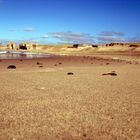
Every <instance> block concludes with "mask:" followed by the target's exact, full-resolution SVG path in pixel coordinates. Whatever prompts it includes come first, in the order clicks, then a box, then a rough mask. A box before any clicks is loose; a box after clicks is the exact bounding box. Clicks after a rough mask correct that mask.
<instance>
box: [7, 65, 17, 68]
mask: <svg viewBox="0 0 140 140" xmlns="http://www.w3.org/2000/svg"><path fill="white" fill-rule="evenodd" d="M7 69H16V66H15V65H9V66H8V67H7Z"/></svg>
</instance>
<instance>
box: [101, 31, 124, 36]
mask: <svg viewBox="0 0 140 140" xmlns="http://www.w3.org/2000/svg"><path fill="white" fill-rule="evenodd" d="M99 35H100V36H124V33H123V32H116V31H103V32H101V33H100V34H99Z"/></svg>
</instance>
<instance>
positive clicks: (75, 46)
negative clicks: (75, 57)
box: [68, 44, 79, 48]
mask: <svg viewBox="0 0 140 140" xmlns="http://www.w3.org/2000/svg"><path fill="white" fill-rule="evenodd" d="M78 47H79V44H73V45H72V46H68V48H78Z"/></svg>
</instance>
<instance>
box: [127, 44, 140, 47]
mask: <svg viewBox="0 0 140 140" xmlns="http://www.w3.org/2000/svg"><path fill="white" fill-rule="evenodd" d="M129 47H134V48H136V47H140V46H139V45H136V44H130V45H129Z"/></svg>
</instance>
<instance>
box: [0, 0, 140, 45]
mask: <svg viewBox="0 0 140 140" xmlns="http://www.w3.org/2000/svg"><path fill="white" fill-rule="evenodd" d="M0 41H1V42H6V41H16V42H21V41H33V42H39V43H107V42H123V41H125V42H129V41H133V42H134V41H136V42H140V1H139V0H0Z"/></svg>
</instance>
